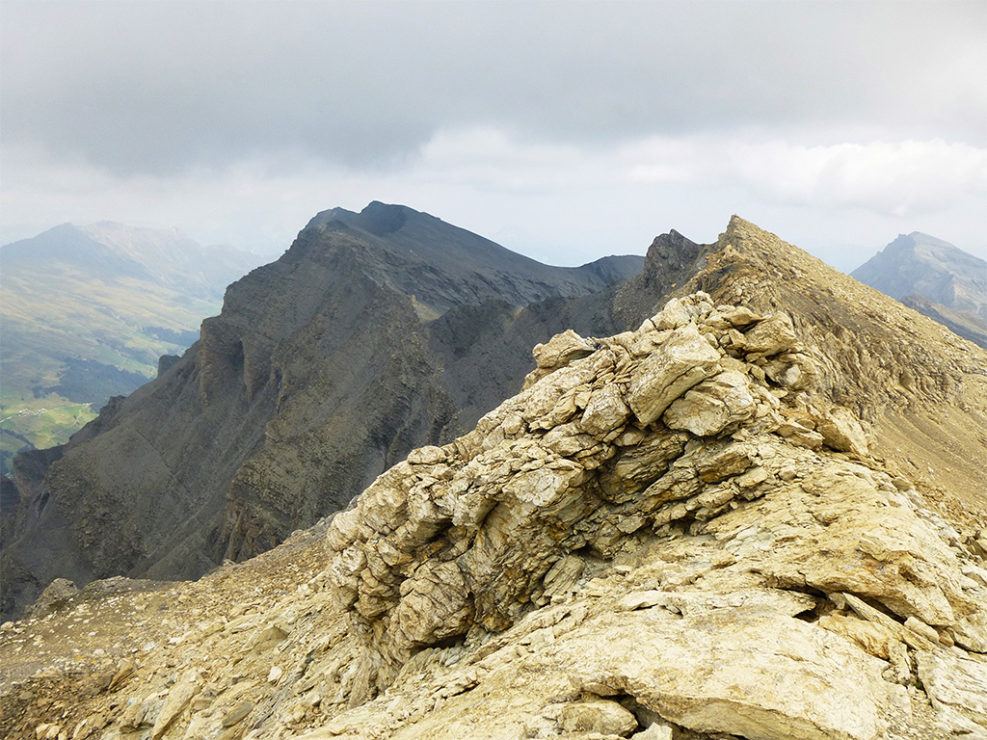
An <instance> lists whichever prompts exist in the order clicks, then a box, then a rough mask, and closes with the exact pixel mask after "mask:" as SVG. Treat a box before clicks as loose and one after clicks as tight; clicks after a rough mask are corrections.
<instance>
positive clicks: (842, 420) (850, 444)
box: [816, 407, 869, 455]
mask: <svg viewBox="0 0 987 740" xmlns="http://www.w3.org/2000/svg"><path fill="white" fill-rule="evenodd" d="M816 430H817V431H818V432H819V433H820V434H821V435H822V438H823V442H824V443H825V444H826V445H827V446H829V447H832V448H833V449H834V450H840V451H841V452H852V453H854V454H855V455H866V454H867V449H868V447H869V442H868V440H867V433H866V432H865V431H864V429H863V427H862V426H861V425H860V422H859V421H857V420H856V419H855V418H854V416H853V414H851V413H850V411H849V410H848V409H844V408H840V407H836V408H834V409H832V410H831V411H830V412H829V413H828V414H826V416H825V417H823V418H822V419H820V420H819V422H818V424H817V425H816Z"/></svg>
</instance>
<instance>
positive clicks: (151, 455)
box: [0, 203, 642, 615]
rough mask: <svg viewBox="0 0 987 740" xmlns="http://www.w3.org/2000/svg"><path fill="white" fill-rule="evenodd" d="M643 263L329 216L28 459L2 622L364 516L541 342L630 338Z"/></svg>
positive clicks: (406, 212)
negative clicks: (623, 314) (561, 255)
mask: <svg viewBox="0 0 987 740" xmlns="http://www.w3.org/2000/svg"><path fill="white" fill-rule="evenodd" d="M641 263H642V260H641V258H640V257H626V258H625V257H612V258H604V259H602V260H599V261H597V262H594V263H592V264H589V265H585V266H583V267H580V268H558V267H549V266H547V265H542V264H540V263H538V262H535V261H534V260H530V259H528V258H526V257H523V256H521V255H518V254H514V253H512V252H510V251H508V250H506V249H504V248H503V247H501V246H499V245H497V244H494V243H493V242H490V241H488V240H486V239H483V238H481V237H479V236H477V235H475V234H471V233H469V232H467V231H465V230H463V229H458V228H456V227H454V226H451V225H449V224H445V223H443V222H442V221H440V220H439V219H437V218H433V217H431V216H429V215H427V214H423V213H419V212H417V211H413V210H412V209H409V208H404V207H402V206H389V205H385V204H381V203H373V204H371V205H370V206H368V207H367V208H366V209H364V211H363V212H361V213H352V212H349V211H345V210H343V209H333V210H331V211H327V212H325V213H322V214H319V215H318V216H316V217H315V218H314V219H312V222H311V223H310V224H309V225H308V226H307V227H306V228H305V229H304V230H303V231H302V232H301V233H300V234H299V236H298V238H297V239H296V241H295V243H294V244H293V245H292V247H291V248H290V249H289V250H288V251H287V252H286V253H285V254H284V255H283V256H282V257H281V259H279V260H278V261H277V262H274V263H272V264H270V265H267V266H265V267H262V268H259V269H257V270H254V271H253V272H251V273H250V274H249V275H247V276H246V277H244V278H242V279H241V280H239V281H237V282H235V283H234V284H233V285H231V286H230V287H229V289H228V290H227V293H226V300H225V305H224V309H223V312H222V314H221V315H220V316H217V317H214V318H210V319H207V320H206V321H205V322H203V324H202V331H201V339H200V340H199V342H197V343H196V344H195V345H194V346H193V347H192V348H191V349H190V350H189V351H188V352H187V353H186V354H185V355H184V356H183V357H182V358H181V359H177V360H176V359H172V360H169V361H167V362H164V363H163V364H162V365H161V367H162V370H163V372H162V373H161V375H160V377H158V378H157V379H156V380H155V381H154V382H152V383H150V384H148V385H146V386H144V387H142V388H140V389H139V390H138V391H137V392H135V393H134V394H133V395H132V396H130V397H129V398H127V399H116V400H115V402H114V403H113V404H112V405H110V406H108V407H107V408H105V409H104V411H103V413H102V415H101V416H100V417H99V418H98V419H97V420H96V421H95V422H93V423H92V424H90V425H89V426H87V427H86V428H85V429H83V430H82V431H80V432H79V433H78V434H76V435H75V436H74V437H73V439H72V441H71V442H70V443H69V444H68V445H66V446H65V447H62V448H55V449H54V450H46V451H43V452H42V451H39V452H34V453H30V454H29V455H22V456H21V457H20V458H18V461H17V463H16V464H15V476H14V479H15V483H16V485H17V489H18V490H19V492H20V496H19V498H20V506H19V509H18V511H17V512H16V513H15V515H13V516H11V517H9V519H10V521H8V517H6V516H5V517H4V538H3V539H4V547H3V557H2V558H0V583H2V586H3V587H2V589H0V591H2V599H0V614H5V615H9V614H13V613H18V610H19V609H20V608H21V607H23V606H25V605H26V604H28V603H30V602H31V601H32V600H33V599H34V598H35V597H36V596H37V595H38V594H40V592H41V591H42V590H43V589H44V588H45V586H46V585H47V584H48V583H49V582H50V581H51V580H52V579H53V578H67V579H70V580H72V581H74V582H76V583H77V585H79V586H80V587H81V586H82V585H83V584H85V583H87V582H88V581H90V580H92V579H94V578H97V579H98V578H106V577H111V576H117V575H124V576H129V577H134V578H152V579H171V578H189V577H196V576H199V575H201V574H202V573H204V572H206V571H207V570H209V569H210V568H212V567H215V566H216V565H218V564H219V563H221V562H222V561H223V560H224V559H234V560H242V559H246V558H248V557H250V556H252V555H255V554H257V553H258V552H261V551H263V550H265V549H268V548H270V547H272V546H273V545H275V544H277V543H278V542H280V541H282V540H283V539H284V538H285V537H287V536H288V535H289V534H290V533H291V532H292V531H293V530H295V529H298V528H301V527H305V526H309V525H311V524H312V523H314V522H315V521H317V520H318V519H319V518H320V517H321V516H324V515H326V514H329V513H331V512H333V511H336V510H338V509H340V508H343V507H345V506H346V504H347V503H348V502H349V501H350V499H351V498H352V497H353V496H355V495H356V494H358V493H359V492H360V491H361V490H363V488H365V487H366V486H367V485H368V484H369V483H370V482H371V481H372V480H373V479H374V478H375V477H376V476H377V475H379V474H380V473H381V472H382V471H384V470H385V469H387V468H388V467H389V466H391V465H392V464H394V463H395V462H397V461H398V460H401V459H402V458H403V457H404V456H405V455H406V454H407V453H408V451H409V450H411V449H412V448H414V447H417V446H420V445H422V444H426V443H443V442H447V441H448V440H450V439H452V438H454V437H455V436H456V435H458V434H462V433H464V432H466V431H468V430H469V429H470V428H471V427H472V426H473V424H474V423H475V422H476V419H477V418H479V416H480V415H481V414H482V413H484V412H486V411H488V410H489V409H490V408H491V407H492V406H494V405H496V403H498V402H499V401H500V400H502V399H503V398H504V397H506V396H507V395H510V394H511V393H514V392H515V391H516V390H517V389H518V387H519V386H520V384H521V381H522V379H523V377H524V374H525V373H526V372H527V371H528V370H529V369H530V348H531V346H532V344H534V343H535V342H539V341H544V340H546V339H548V338H549V337H551V336H552V335H553V334H554V333H556V332H559V331H562V330H563V329H565V328H567V327H568V326H571V327H573V328H575V329H578V330H580V331H583V332H605V333H610V332H611V331H612V318H611V316H610V310H609V304H608V301H609V296H610V293H611V292H612V291H611V289H610V288H609V287H608V286H609V284H610V283H611V282H613V281H619V280H621V279H624V278H627V277H629V276H631V275H633V274H635V273H636V272H637V271H638V270H639V269H640V266H641Z"/></svg>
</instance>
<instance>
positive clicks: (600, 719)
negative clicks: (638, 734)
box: [559, 699, 637, 736]
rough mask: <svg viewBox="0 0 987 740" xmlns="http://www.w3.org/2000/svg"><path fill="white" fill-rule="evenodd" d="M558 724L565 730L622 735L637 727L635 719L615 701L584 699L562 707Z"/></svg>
mask: <svg viewBox="0 0 987 740" xmlns="http://www.w3.org/2000/svg"><path fill="white" fill-rule="evenodd" d="M559 726H560V727H561V728H562V729H563V730H565V731H566V732H598V733H600V734H601V735H620V736H624V735H627V734H628V733H629V732H631V730H634V729H636V728H637V720H636V719H635V718H634V715H633V714H631V713H630V712H629V711H627V710H626V709H624V707H622V706H621V705H620V704H618V703H617V702H615V701H609V700H607V699H586V700H583V701H579V702H575V703H573V704H567V705H566V706H565V707H563V709H562V712H561V717H560V718H559Z"/></svg>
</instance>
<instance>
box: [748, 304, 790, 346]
mask: <svg viewBox="0 0 987 740" xmlns="http://www.w3.org/2000/svg"><path fill="white" fill-rule="evenodd" d="M797 343H798V337H797V336H796V335H795V328H794V327H793V326H792V320H791V318H790V317H789V316H788V314H786V313H784V312H783V311H776V312H775V313H773V314H772V315H771V316H769V317H768V318H766V319H764V320H763V321H759V322H758V323H757V324H755V325H754V327H753V328H751V329H749V330H748V331H747V332H746V333H745V334H744V349H745V350H746V351H747V352H749V353H750V352H756V353H759V354H762V355H766V356H771V355H775V354H778V353H779V352H787V351H788V350H791V349H793V348H794V347H795V346H796V344H797Z"/></svg>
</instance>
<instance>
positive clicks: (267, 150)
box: [0, 0, 987, 267]
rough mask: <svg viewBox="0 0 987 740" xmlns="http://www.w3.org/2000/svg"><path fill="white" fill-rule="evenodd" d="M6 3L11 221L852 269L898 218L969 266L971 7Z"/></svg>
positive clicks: (983, 159)
mask: <svg viewBox="0 0 987 740" xmlns="http://www.w3.org/2000/svg"><path fill="white" fill-rule="evenodd" d="M2 12H3V17H2V21H3V22H2V29H3V30H2V39H0V41H2V47H0V48H2V52H0V53H2V60H0V61H2V66H3V70H4V74H3V77H2V82H0V84H2V102H3V109H2V118H0V125H2V144H0V146H2V164H3V170H4V176H3V182H2V185H0V188H2V197H3V202H4V211H5V213H6V214H8V215H5V216H4V221H5V223H4V225H3V227H4V234H8V233H12V232H14V231H16V230H18V229H20V230H24V229H28V228H34V227H44V226H47V225H51V223H55V222H58V221H64V220H69V219H74V220H95V219H98V218H115V219H117V220H136V219H141V220H142V221H143V222H145V223H150V222H159V221H163V220H165V219H168V220H169V221H170V223H169V224H168V225H171V224H177V225H179V226H182V227H183V228H185V229H186V230H188V231H190V232H191V233H193V235H196V236H200V235H201V236H202V237H205V238H211V239H217V238H219V239H222V240H225V241H237V240H239V241H244V240H245V241H251V240H252V241H253V242H256V245H257V246H260V245H261V244H262V243H265V242H275V243H280V244H281V246H286V245H287V240H288V239H290V234H291V233H293V232H294V231H296V230H297V229H298V228H300V227H301V226H302V225H303V224H304V222H305V220H307V218H308V217H309V216H311V215H312V213H314V211H315V210H319V209H322V208H326V207H330V206H333V205H337V204H341V205H346V206H349V207H360V206H362V205H363V202H364V201H366V200H370V199H373V198H378V199H385V200H387V199H390V200H398V199H400V200H403V201H405V202H407V203H408V204H409V205H412V206H414V207H418V208H422V209H425V210H431V211H432V212H434V213H436V215H439V216H441V217H443V218H446V219H447V220H453V221H454V220H457V219H458V220H460V221H461V222H462V223H463V225H465V226H467V227H469V228H477V229H479V228H488V229H492V230H491V231H487V232H484V233H485V234H486V235H489V236H492V237H493V238H498V234H500V235H502V236H501V238H503V237H507V238H508V239H515V240H517V241H516V242H515V243H513V244H511V243H508V244H507V246H511V247H512V248H522V249H524V250H525V251H528V252H529V253H531V252H532V251H538V252H539V256H541V257H543V258H544V257H546V254H547V255H548V257H549V258H550V259H551V258H552V256H553V255H554V259H552V261H556V262H559V261H562V262H572V261H574V260H577V259H580V258H581V257H582V256H586V257H587V258H589V259H591V258H592V257H594V256H596V254H593V253H591V252H592V251H593V250H597V253H599V252H600V251H631V250H635V251H642V250H643V249H644V248H645V247H646V246H647V242H648V241H650V236H653V234H654V233H655V232H657V231H660V230H665V229H667V228H670V227H673V226H674V227H676V228H679V229H680V230H683V227H684V228H689V227H690V226H692V227H694V228H695V229H696V230H697V231H699V233H696V234H695V236H696V237H697V238H712V237H713V236H715V230H716V229H718V228H721V227H722V225H723V224H724V223H725V222H726V218H727V217H728V216H729V214H730V213H731V212H743V213H744V215H745V216H747V217H749V218H753V219H755V220H758V218H760V219H761V221H763V222H764V223H763V225H765V226H767V227H768V228H772V229H773V230H775V231H778V232H779V233H782V231H783V229H788V228H789V226H790V225H791V226H794V227H795V228H794V230H791V229H789V230H788V231H785V232H784V235H785V236H786V238H789V239H791V240H792V241H796V242H798V243H801V244H805V245H806V246H809V247H810V248H811V247H813V246H815V247H818V248H820V249H822V248H823V247H824V246H825V245H826V244H830V245H831V246H832V247H833V249H835V248H836V247H838V246H840V245H839V244H838V243H837V240H840V239H842V246H843V247H844V248H845V250H844V252H843V253H842V254H843V257H842V259H844V260H845V261H847V262H849V261H853V260H854V259H855V257H856V255H855V254H854V253H853V251H852V250H853V249H855V248H865V247H866V246H867V245H869V247H867V248H869V249H870V251H873V250H876V249H877V248H878V247H880V246H881V245H882V244H884V243H886V242H887V241H890V240H891V239H892V238H893V237H894V236H895V234H896V233H897V231H896V229H897V230H912V229H921V230H924V231H930V232H932V233H939V235H940V236H942V237H943V238H946V239H950V240H954V241H956V242H957V243H958V245H959V246H961V247H963V248H964V249H968V250H970V251H974V252H977V251H978V250H982V249H984V250H985V251H987V237H985V236H984V234H983V233H981V232H982V231H983V225H984V224H983V217H982V214H981V213H980V212H979V211H982V210H983V209H982V207H981V208H980V209H979V211H978V209H977V208H976V205H977V204H978V203H979V204H981V206H982V204H983V202H984V196H985V189H987V184H985V183H987V86H984V85H983V84H982V70H983V69H987V41H985V38H987V34H985V33H984V30H985V29H987V5H985V4H984V3H980V2H973V3H935V4H932V3H928V4H922V3H888V4H886V3H858V2H833V3H781V2H743V3H741V2H697V3H681V2H641V3H637V2H625V3H608V2H587V3H567V4H561V3H554V2H505V3H485V2H466V3H440V2H407V3H363V2H360V3H357V2H334V3H312V2H290V1H289V2H277V3H274V2H237V3H228V2H210V3H201V2H183V1H180V0H162V1H159V2H114V1H113V0H106V1H103V2H43V3H38V2H19V1H17V0H7V2H5V3H4V5H3V6H2ZM566 204H568V205H566ZM110 211H114V212H112V213H111V212H110ZM714 211H715V213H714ZM11 213H13V214H14V215H13V216H11V215H9V214H11ZM90 213H91V215H87V214H90ZM591 218H596V219H598V220H599V221H600V223H601V224H604V225H602V226H594V225H593V224H591V223H590V221H589V219H591ZM628 219H629V220H630V221H631V222H632V223H625V222H626V221H627V220H628ZM45 220H47V221H49V222H50V223H47V224H43V223H42V222H43V221H45ZM289 222H291V225H290V226H288V225H287V224H288V223H289ZM827 223H833V226H831V227H830V232H829V234H819V233H818V232H817V229H818V228H819V227H820V226H822V227H823V228H825V224H827ZM248 224H249V226H248ZM618 224H619V225H618ZM940 226H943V227H945V228H939V227H940ZM937 228H938V232H937V231H936V229H937ZM224 229H225V232H224ZM224 233H225V234H226V238H225V239H223V234H224ZM21 235H24V234H21ZM623 239H628V240H637V241H631V242H629V243H624V242H622V241H621V240H623ZM542 252H544V253H542ZM860 256H861V259H860V260H859V261H863V259H865V258H866V257H867V256H869V254H862V255H860ZM849 266H850V267H852V266H853V265H849Z"/></svg>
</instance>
